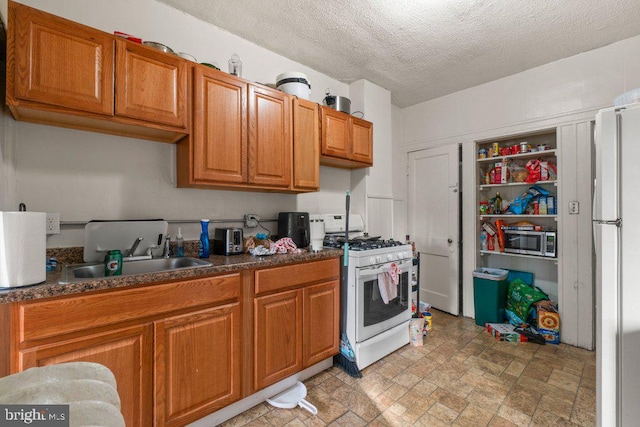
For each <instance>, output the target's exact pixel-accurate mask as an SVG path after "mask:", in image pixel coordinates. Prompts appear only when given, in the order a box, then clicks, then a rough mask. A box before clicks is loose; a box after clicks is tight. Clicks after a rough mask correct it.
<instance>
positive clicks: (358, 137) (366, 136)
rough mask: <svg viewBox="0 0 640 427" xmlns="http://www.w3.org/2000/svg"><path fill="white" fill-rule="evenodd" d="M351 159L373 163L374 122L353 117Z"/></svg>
mask: <svg viewBox="0 0 640 427" xmlns="http://www.w3.org/2000/svg"><path fill="white" fill-rule="evenodd" d="M351 136H352V141H351V159H352V160H355V161H357V162H362V163H366V164H368V165H373V124H372V123H371V122H368V121H366V120H362V119H359V118H357V117H351Z"/></svg>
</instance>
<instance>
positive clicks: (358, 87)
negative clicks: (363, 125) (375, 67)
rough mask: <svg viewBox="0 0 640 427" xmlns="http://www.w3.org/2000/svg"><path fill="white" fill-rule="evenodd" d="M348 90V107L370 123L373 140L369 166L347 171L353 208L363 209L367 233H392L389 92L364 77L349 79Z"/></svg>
mask: <svg viewBox="0 0 640 427" xmlns="http://www.w3.org/2000/svg"><path fill="white" fill-rule="evenodd" d="M349 92H350V94H351V111H352V112H355V111H361V112H362V113H363V114H364V118H365V119H366V120H368V121H370V122H372V123H373V141H374V142H373V163H374V165H373V167H371V168H367V169H357V170H354V171H352V172H351V184H352V188H353V199H352V200H353V206H354V210H356V211H357V210H360V209H364V211H365V213H366V217H365V223H366V225H367V231H368V232H369V234H371V235H375V236H382V237H384V238H389V237H392V236H394V237H395V236H396V230H395V229H394V222H395V221H394V201H393V196H394V195H393V191H392V188H393V185H392V177H393V173H392V167H393V158H392V147H393V145H392V144H393V141H392V115H391V92H389V91H388V90H387V89H384V88H382V87H380V86H377V85H375V84H373V83H371V82H369V81H367V80H358V81H356V82H353V83H351V85H350V86H349Z"/></svg>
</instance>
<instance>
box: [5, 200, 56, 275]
mask: <svg viewBox="0 0 640 427" xmlns="http://www.w3.org/2000/svg"><path fill="white" fill-rule="evenodd" d="M46 239H47V238H46V213H44V212H0V288H8V287H14V286H26V285H33V284H35V283H40V282H44V281H45V279H46V278H47V271H46Z"/></svg>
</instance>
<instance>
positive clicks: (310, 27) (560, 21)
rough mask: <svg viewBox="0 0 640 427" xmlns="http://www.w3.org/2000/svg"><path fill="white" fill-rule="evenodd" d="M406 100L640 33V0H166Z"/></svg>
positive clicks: (400, 103) (396, 100)
mask: <svg viewBox="0 0 640 427" xmlns="http://www.w3.org/2000/svg"><path fill="white" fill-rule="evenodd" d="M159 1H161V2H163V3H166V4H168V5H171V6H172V7H175V8H176V9H179V10H181V11H184V12H186V13H188V14H191V15H193V16H196V17H198V18H200V19H202V20H204V21H207V22H210V23H212V24H214V25H216V26H217V27H220V28H223V29H225V30H227V31H229V32H231V33H234V34H236V35H239V36H240V37H242V38H244V39H246V40H250V41H252V42H254V43H256V44H258V45H260V46H263V47H265V48H267V49H269V50H271V51H273V52H277V53H279V54H281V55H283V56H285V57H288V58H290V59H292V60H295V61H297V62H300V63H302V64H305V65H307V66H309V67H311V68H313V69H315V70H318V71H320V72H322V73H324V74H326V75H328V76H330V77H333V78H335V79H337V80H340V81H343V82H346V83H350V82H352V81H355V80H358V79H362V78H364V79H367V80H369V81H371V82H373V83H376V84H377V85H379V86H382V87H384V88H386V89H389V90H390V91H391V98H392V102H393V103H394V104H395V105H397V106H399V107H406V106H409V105H413V104H417V103H419V102H423V101H426V100H429V99H433V98H437V97H439V96H442V95H446V94H449V93H452V92H456V91H458V90H461V89H465V88H468V87H472V86H476V85H478V84H482V83H486V82H488V81H491V80H495V79H498V78H501V77H504V76H508V75H511V74H515V73H518V72H520V71H524V70H526V69H529V68H533V67H536V66H539V65H542V64H546V63H549V62H553V61H556V60H558V59H561V58H566V57H569V56H572V55H575V54H578V53H580V52H585V51H588V50H591V49H595V48H597V47H601V46H604V45H607V44H610V43H613V42H615V41H618V40H622V39H625V38H628V37H632V36H635V35H638V34H640V3H639V1H638V0H320V1H318V0H159Z"/></svg>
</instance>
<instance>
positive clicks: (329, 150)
mask: <svg viewBox="0 0 640 427" xmlns="http://www.w3.org/2000/svg"><path fill="white" fill-rule="evenodd" d="M321 115H322V117H321V120H322V144H321V153H320V154H321V156H320V163H321V164H323V165H327V166H336V167H341V168H349V169H355V168H364V167H369V166H373V123H371V122H368V121H366V120H363V119H359V118H357V117H353V116H351V115H349V114H345V113H343V112H340V111H336V110H334V109H332V108H329V107H324V106H323V107H321Z"/></svg>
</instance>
